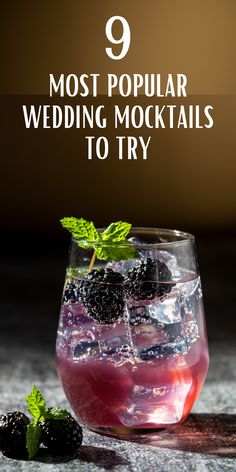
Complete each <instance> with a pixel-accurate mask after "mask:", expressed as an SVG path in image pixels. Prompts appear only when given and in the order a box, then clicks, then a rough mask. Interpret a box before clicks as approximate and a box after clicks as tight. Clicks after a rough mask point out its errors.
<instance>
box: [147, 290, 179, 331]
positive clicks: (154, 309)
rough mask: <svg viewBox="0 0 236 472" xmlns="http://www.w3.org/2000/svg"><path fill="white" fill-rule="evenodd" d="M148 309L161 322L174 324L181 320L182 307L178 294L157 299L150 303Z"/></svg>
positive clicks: (152, 316) (150, 314)
mask: <svg viewBox="0 0 236 472" xmlns="http://www.w3.org/2000/svg"><path fill="white" fill-rule="evenodd" d="M147 310H148V313H149V316H150V317H151V318H153V319H154V320H156V321H158V322H160V323H164V324H170V323H171V324H172V323H177V322H178V321H181V308H180V301H179V297H178V296H176V297H175V296H172V297H168V298H166V299H164V300H162V301H160V300H159V301H156V302H155V303H153V304H152V305H149V306H148V307H147Z"/></svg>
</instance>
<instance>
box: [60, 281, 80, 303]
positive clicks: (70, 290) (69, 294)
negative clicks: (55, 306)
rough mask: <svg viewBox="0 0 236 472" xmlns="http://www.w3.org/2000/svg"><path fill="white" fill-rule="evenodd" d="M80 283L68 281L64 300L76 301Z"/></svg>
mask: <svg viewBox="0 0 236 472" xmlns="http://www.w3.org/2000/svg"><path fill="white" fill-rule="evenodd" d="M77 292H78V283H75V282H71V283H67V284H66V287H65V291H64V297H63V302H75V301H76V300H77V299H78V296H77Z"/></svg>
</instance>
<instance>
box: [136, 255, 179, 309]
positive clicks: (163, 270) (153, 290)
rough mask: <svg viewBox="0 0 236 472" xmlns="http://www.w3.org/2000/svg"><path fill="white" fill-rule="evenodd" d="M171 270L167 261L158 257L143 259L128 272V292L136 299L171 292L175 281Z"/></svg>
mask: <svg viewBox="0 0 236 472" xmlns="http://www.w3.org/2000/svg"><path fill="white" fill-rule="evenodd" d="M171 280H172V274H171V271H170V270H169V269H168V267H167V265H166V264H165V262H162V261H159V260H158V259H157V260H155V259H151V258H150V257H147V258H146V259H141V260H140V261H139V262H138V264H137V265H136V266H135V267H134V268H133V269H131V270H130V271H129V272H128V276H127V282H128V293H129V296H130V297H132V298H133V299H135V300H152V299H153V298H155V297H162V296H163V295H165V294H167V293H169V292H170V291H171V289H172V286H173V283H167V282H170V281H171Z"/></svg>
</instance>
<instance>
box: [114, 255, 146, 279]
mask: <svg viewBox="0 0 236 472" xmlns="http://www.w3.org/2000/svg"><path fill="white" fill-rule="evenodd" d="M138 261H139V259H127V260H126V261H118V262H108V264H107V267H108V268H110V269H113V270H114V271H116V272H120V274H122V275H123V276H124V277H125V276H126V275H127V274H128V272H129V271H130V270H132V269H133V268H134V267H135V266H136V265H137V263H138Z"/></svg>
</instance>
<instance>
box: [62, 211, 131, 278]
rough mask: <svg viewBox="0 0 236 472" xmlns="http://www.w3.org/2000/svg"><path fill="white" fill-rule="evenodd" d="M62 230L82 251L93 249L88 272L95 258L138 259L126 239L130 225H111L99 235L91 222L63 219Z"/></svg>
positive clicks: (72, 218)
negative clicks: (72, 237)
mask: <svg viewBox="0 0 236 472" xmlns="http://www.w3.org/2000/svg"><path fill="white" fill-rule="evenodd" d="M60 221H61V224H62V226H63V228H65V229H67V230H68V231H70V233H71V234H72V235H73V236H74V238H75V239H76V240H77V242H78V245H79V246H80V247H82V248H84V249H87V248H90V249H94V255H93V259H92V261H91V263H90V270H91V268H92V267H93V264H94V261H95V257H97V258H98V259H99V260H105V261H109V262H112V261H119V260H126V259H133V258H136V257H138V252H137V250H136V249H135V248H133V247H132V246H131V245H130V246H129V244H130V243H129V241H128V239H127V238H126V237H127V235H128V234H129V232H130V230H131V227H132V225H131V224H130V223H126V222H125V221H117V222H115V223H111V224H110V225H109V226H108V228H106V229H105V231H103V232H102V233H99V232H98V231H97V229H96V228H95V226H94V224H93V222H92V221H87V220H85V219H84V218H74V217H71V218H68V217H66V218H63V219H62V220H60Z"/></svg>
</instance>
